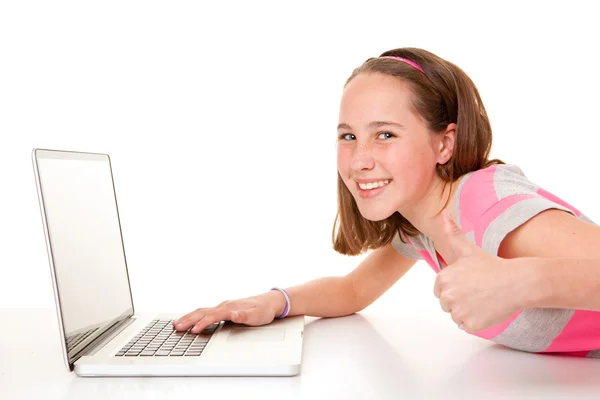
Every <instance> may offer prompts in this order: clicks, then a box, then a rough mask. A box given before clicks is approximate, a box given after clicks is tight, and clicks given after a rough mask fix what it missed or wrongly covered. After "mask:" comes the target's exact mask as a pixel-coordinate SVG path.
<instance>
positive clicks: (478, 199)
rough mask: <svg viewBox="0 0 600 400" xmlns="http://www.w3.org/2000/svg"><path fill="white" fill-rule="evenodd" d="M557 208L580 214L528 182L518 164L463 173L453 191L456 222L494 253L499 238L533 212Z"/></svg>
mask: <svg viewBox="0 0 600 400" xmlns="http://www.w3.org/2000/svg"><path fill="white" fill-rule="evenodd" d="M548 209H559V210H563V211H566V212H568V213H571V214H573V215H576V216H580V215H581V213H580V212H579V210H577V209H576V208H575V207H573V206H571V205H570V204H568V203H567V202H565V201H563V200H562V199H561V198H559V197H557V196H555V195H553V194H552V193H550V192H548V191H546V190H544V189H543V188H541V187H540V186H539V185H537V184H535V183H534V182H532V181H530V180H529V179H528V178H527V177H526V176H525V174H524V173H523V171H522V170H521V168H520V167H518V166H516V165H510V164H497V165H492V166H490V167H488V168H485V169H481V170H478V171H474V172H471V173H469V174H466V175H465V176H464V177H463V178H461V179H460V181H459V186H458V188H457V191H456V193H455V213H456V218H457V222H458V223H459V225H460V226H461V228H462V229H463V231H465V232H471V234H470V237H471V238H472V240H473V241H474V242H475V243H476V244H477V245H478V246H480V247H482V248H484V249H485V250H487V251H489V252H491V253H492V254H497V251H498V248H499V246H500V243H501V241H502V239H503V238H504V237H505V236H506V235H507V234H508V233H510V232H511V231H513V230H514V229H516V228H517V227H519V226H520V225H522V224H524V223H525V222H527V221H528V220H529V219H531V218H532V217H534V216H535V215H537V214H539V213H541V212H542V211H544V210H548Z"/></svg>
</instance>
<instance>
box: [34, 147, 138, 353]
mask: <svg viewBox="0 0 600 400" xmlns="http://www.w3.org/2000/svg"><path fill="white" fill-rule="evenodd" d="M35 157H36V163H37V167H38V176H39V183H40V189H41V194H42V198H43V206H44V211H45V217H46V226H47V229H48V231H47V233H48V239H49V242H50V247H51V250H52V251H51V254H52V259H53V264H54V277H55V282H56V286H57V291H58V300H59V302H60V311H61V314H62V322H63V328H64V335H65V338H66V342H67V343H66V348H67V354H68V358H69V363H71V362H72V361H73V360H72V357H73V355H74V354H75V353H77V352H78V351H79V349H80V348H81V347H82V346H81V345H83V344H85V343H87V342H89V341H90V340H91V339H93V338H95V337H97V336H98V335H99V334H100V333H101V332H102V331H103V330H104V329H105V328H107V327H109V326H110V325H112V324H114V323H115V322H116V321H117V320H120V319H123V318H125V317H127V316H129V315H131V314H132V313H133V302H132V298H131V291H130V286H129V277H128V274H127V267H126V262H125V253H124V249H123V240H122V236H121V228H120V222H119V217H118V212H117V202H116V197H115V191H114V185H113V179H112V171H111V166H110V161H109V157H108V155H106V154H88V153H73V152H61V151H50V150H39V149H38V150H35Z"/></svg>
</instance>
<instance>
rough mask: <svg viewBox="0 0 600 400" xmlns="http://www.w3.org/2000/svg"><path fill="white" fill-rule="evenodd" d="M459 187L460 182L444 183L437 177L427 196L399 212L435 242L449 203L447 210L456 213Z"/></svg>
mask: <svg viewBox="0 0 600 400" xmlns="http://www.w3.org/2000/svg"><path fill="white" fill-rule="evenodd" d="M457 187H458V181H455V182H453V183H451V182H444V181H442V180H441V179H440V178H439V177H438V176H437V175H436V176H435V178H434V179H433V181H432V182H431V185H430V186H429V189H428V190H427V192H426V193H425V195H424V196H423V197H422V198H421V199H420V200H419V201H418V202H417V203H416V204H414V205H410V206H408V207H406V208H405V209H402V210H398V212H399V213H400V214H402V216H404V218H406V219H407V220H408V221H409V222H410V223H411V224H412V225H413V226H414V227H415V228H417V229H418V230H419V231H420V232H421V233H423V234H424V235H425V236H427V237H429V238H430V239H432V240H433V241H434V242H435V239H436V238H437V237H439V236H440V233H441V232H442V227H443V223H442V222H443V221H442V211H443V209H444V204H446V202H447V201H448V205H447V206H446V208H448V209H449V210H450V211H451V212H452V213H454V193H455V192H456V188H457ZM448 199H449V200H448Z"/></svg>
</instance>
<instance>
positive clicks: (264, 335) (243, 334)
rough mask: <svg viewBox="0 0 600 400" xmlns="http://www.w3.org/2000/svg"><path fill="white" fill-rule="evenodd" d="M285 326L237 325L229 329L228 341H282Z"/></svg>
mask: <svg viewBox="0 0 600 400" xmlns="http://www.w3.org/2000/svg"><path fill="white" fill-rule="evenodd" d="M283 339H285V328H252V327H235V328H232V329H231V331H229V336H227V341H228V342H240V341H241V342H281V341H283Z"/></svg>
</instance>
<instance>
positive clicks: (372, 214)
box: [358, 204, 395, 222]
mask: <svg viewBox="0 0 600 400" xmlns="http://www.w3.org/2000/svg"><path fill="white" fill-rule="evenodd" d="M358 211H360V215H362V216H363V218H365V219H368V220H369V221H373V222H377V221H383V220H384V219H386V218H388V217H390V216H391V215H392V214H393V213H394V212H395V210H385V209H377V207H373V206H370V207H364V206H363V207H361V206H360V204H359V205H358Z"/></svg>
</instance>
